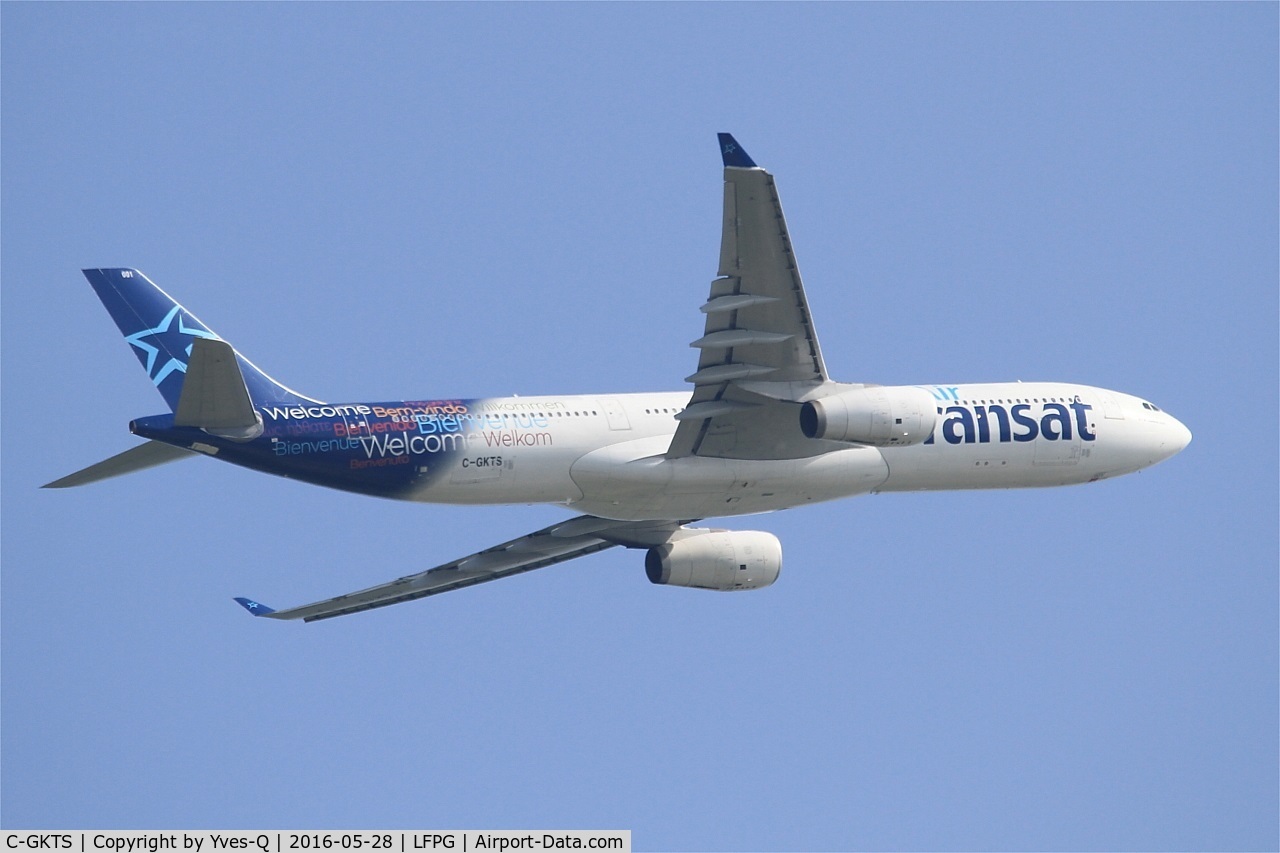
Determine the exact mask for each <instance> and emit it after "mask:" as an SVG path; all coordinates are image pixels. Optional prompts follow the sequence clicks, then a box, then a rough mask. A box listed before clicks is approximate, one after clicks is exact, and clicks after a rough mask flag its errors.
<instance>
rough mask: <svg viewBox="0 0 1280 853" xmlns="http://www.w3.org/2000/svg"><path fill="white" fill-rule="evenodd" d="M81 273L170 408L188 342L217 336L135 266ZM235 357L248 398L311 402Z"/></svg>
mask: <svg viewBox="0 0 1280 853" xmlns="http://www.w3.org/2000/svg"><path fill="white" fill-rule="evenodd" d="M84 275H85V278H87V279H89V284H91V285H93V289H94V291H95V292H97V294H98V298H99V299H101V300H102V304H103V305H104V306H106V309H107V311H108V312H109V313H110V314H111V319H113V320H115V321H116V325H117V326H119V327H120V332H121V333H122V334H123V335H124V339H125V340H126V341H128V343H129V345H130V346H132V347H133V351H134V353H135V354H136V355H137V356H138V361H140V362H142V367H143V369H145V370H146V371H147V376H149V377H150V378H151V381H152V383H153V384H154V385H155V386H156V388H157V389H159V391H160V394H161V396H163V397H164V399H165V402H166V403H168V404H169V408H170V409H171V410H173V411H175V412H176V411H177V409H178V398H179V397H180V396H181V394H182V382H183V379H184V378H185V377H186V372H187V362H188V360H189V359H190V358H191V348H192V344H193V343H194V342H195V339H196V338H213V339H214V340H219V338H218V336H217V335H216V334H214V333H213V332H212V331H210V330H209V327H208V326H206V325H205V324H203V323H201V322H200V321H199V320H198V319H196V317H195V315H194V314H192V313H191V312H190V311H188V310H187V309H185V308H183V307H182V306H181V305H179V304H178V303H177V302H174V301H173V299H172V298H171V297H170V296H169V294H167V293H165V292H164V291H163V290H161V289H160V288H158V287H156V286H155V285H154V284H152V283H151V281H150V279H148V278H147V277H146V276H145V275H143V274H142V273H140V272H138V271H137V270H131V269H90V270H84ZM236 360H237V361H238V362H239V363H240V372H241V373H242V374H243V375H244V382H245V386H246V387H247V388H248V389H249V396H250V397H252V398H253V402H254V404H256V405H264V404H267V403H309V402H316V401H314V400H312V399H311V398H309V397H304V396H303V395H301V394H298V393H296V392H294V391H290V390H289V389H288V388H286V387H284V386H283V385H281V384H280V383H278V382H276V381H275V380H274V379H272V378H271V377H270V376H268V375H267V374H265V373H263V372H262V371H261V370H259V369H258V368H257V367H255V366H254V365H253V363H252V362H250V361H249V360H248V359H246V358H245V357H244V356H242V355H240V353H238V352H237V353H236Z"/></svg>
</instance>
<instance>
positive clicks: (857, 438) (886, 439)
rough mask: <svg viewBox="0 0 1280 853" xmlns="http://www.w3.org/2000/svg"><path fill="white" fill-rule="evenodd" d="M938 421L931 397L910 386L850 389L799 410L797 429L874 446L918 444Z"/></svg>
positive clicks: (811, 434) (874, 386)
mask: <svg viewBox="0 0 1280 853" xmlns="http://www.w3.org/2000/svg"><path fill="white" fill-rule="evenodd" d="M937 418H938V409H937V404H936V403H934V400H933V395H932V394H930V393H929V392H928V391H926V390H924V389H923V388H915V387H912V386H909V385H892V386H884V385H873V386H868V387H865V388H850V389H849V390H847V391H842V392H840V393H838V394H833V395H831V396H830V397H822V398H821V399H818V400H811V401H810V402H808V403H805V404H804V405H803V406H802V407H801V408H800V430H801V431H802V432H803V433H804V434H805V435H806V436H807V437H809V438H826V439H830V440H831V441H850V442H855V443H857V444H869V445H872V446H873V447H905V446H907V445H909V444H919V443H920V442H922V441H924V440H925V439H926V438H928V437H929V434H930V433H931V432H933V426H934V422H935V421H936V420H937Z"/></svg>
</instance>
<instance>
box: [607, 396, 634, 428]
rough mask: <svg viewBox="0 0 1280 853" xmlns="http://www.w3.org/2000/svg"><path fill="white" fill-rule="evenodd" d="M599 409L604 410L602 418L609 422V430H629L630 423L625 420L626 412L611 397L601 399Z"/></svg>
mask: <svg viewBox="0 0 1280 853" xmlns="http://www.w3.org/2000/svg"><path fill="white" fill-rule="evenodd" d="M600 408H602V409H604V416H605V418H607V419H608V421H609V429H613V430H623V429H631V421H630V420H628V418H627V410H626V409H624V408H623V407H622V404H621V403H620V402H618V401H617V400H616V399H614V398H613V397H601V398H600Z"/></svg>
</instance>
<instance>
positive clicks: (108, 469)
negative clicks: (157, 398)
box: [41, 441, 192, 489]
mask: <svg viewBox="0 0 1280 853" xmlns="http://www.w3.org/2000/svg"><path fill="white" fill-rule="evenodd" d="M191 455H192V452H191V451H190V450H186V449H184V448H181V447H174V446H173V445H171V444H163V443H161V442H159V441H148V442H147V443H146V444H140V445H138V446H137V447H134V448H131V449H129V450H126V451H125V452H124V453H117V454H116V455H115V456H112V457H111V458H110V459H104V460H103V461H101V462H99V463H97V464H96V465H90V466H89V467H88V468H85V469H84V470H82V471H77V472H75V473H74V474H68V475H67V476H65V477H63V478H62V479H61V480H54V481H53V482H52V483H45V484H44V485H43V486H41V488H42V489H66V488H70V487H71V486H83V485H86V484H87V483H96V482H98V481H99V480H106V479H110V478H111V477H119V476H120V475H121V474H131V473H133V472H134V471H142V470H144V469H147V468H154V467H155V466H156V465H163V464H164V463H166V462H173V461H175V460H178V459H182V458H183V457H186V456H191Z"/></svg>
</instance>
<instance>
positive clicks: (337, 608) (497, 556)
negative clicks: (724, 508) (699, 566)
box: [236, 515, 707, 622]
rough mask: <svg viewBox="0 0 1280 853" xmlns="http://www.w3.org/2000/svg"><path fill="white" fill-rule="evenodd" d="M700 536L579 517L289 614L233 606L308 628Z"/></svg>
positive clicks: (668, 524)
mask: <svg viewBox="0 0 1280 853" xmlns="http://www.w3.org/2000/svg"><path fill="white" fill-rule="evenodd" d="M706 532H707V531H706V530H704V529H702V528H687V527H683V526H682V523H681V522H679V521H612V520H609V519H605V518H596V517H595V516H591V515H580V516H578V517H576V518H571V519H568V520H567V521H562V522H560V523H559V524H553V525H551V526H550V527H544V528H543V529H542V530H539V531H537V532H535V533H530V534H529V535H528V536H521V537H520V538H519V539H512V540H511V541H510V542H504V543H502V544H501V545H495V546H494V547H492V548H488V549H486V550H484V551H480V552H478V553H475V554H472V555H470V556H467V557H463V558H461V559H459V560H453V561H451V562H448V563H445V564H443V565H440V566H436V567H435V568H433V569H427V570H426V571H425V572H418V573H417V574H413V575H406V576H405V577H402V578H398V579H397V580H393V581H391V582H390V583H384V584H380V585H379V586H373V587H369V588H368V589H362V590H360V591H359V592H352V593H348V594H346V595H340V596H338V597H337V598H330V599H326V600H325V601H317V602H315V603H313V604H305V605H302V606H301V607H294V608H291V609H289V610H273V609H272V608H270V607H267V606H266V605H265V604H260V603H259V602H257V601H254V600H252V599H249V598H237V599H236V601H237V602H239V604H240V605H241V606H242V607H244V608H245V609H246V610H248V611H249V612H250V613H252V614H253V615H254V616H267V617H270V618H272V619H302V620H304V621H306V622H313V621H315V620H317V619H328V618H330V617H333V616H346V615H347V614H349V613H359V612H361V611H362V610H372V609H374V608H375V607H386V606H388V605H391V604H400V603H401V602H404V601H414V600H415V599H419V598H425V597H427V596H428V595H437V594H439V593H442V592H450V591H452V590H455V589H462V588H463V587H467V586H474V585H475V584H478V583H486V582H488V581H495V580H498V579H499V578H505V577H509V576H511V575H517V574H520V573H521V572H528V571H532V570H533V569H541V568H543V567H544V566H553V565H555V564H556V563H563V562H565V561H566V560H572V559H574V558H575V557H584V556H586V555H587V554H594V553H596V552H597V551H603V550H605V549H606V548H612V547H614V546H616V545H622V546H624V547H627V548H651V547H653V546H655V545H661V544H662V543H664V542H669V541H672V540H673V539H681V538H684V537H686V536H693V535H697V534H700V533H706Z"/></svg>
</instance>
